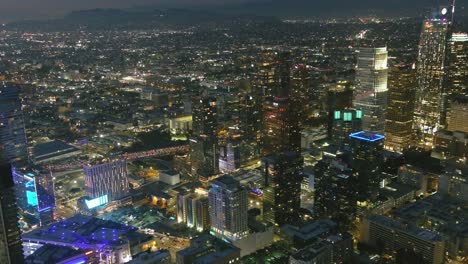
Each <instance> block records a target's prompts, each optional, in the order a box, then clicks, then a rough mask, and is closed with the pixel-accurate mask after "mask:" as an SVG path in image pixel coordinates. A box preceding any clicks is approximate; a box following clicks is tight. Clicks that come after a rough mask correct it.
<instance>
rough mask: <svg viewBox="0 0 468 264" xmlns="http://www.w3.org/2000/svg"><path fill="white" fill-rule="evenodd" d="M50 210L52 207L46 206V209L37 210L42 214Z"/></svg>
mask: <svg viewBox="0 0 468 264" xmlns="http://www.w3.org/2000/svg"><path fill="white" fill-rule="evenodd" d="M50 209H52V206H47V207H44V208H41V209H39V212H44V211H47V210H50Z"/></svg>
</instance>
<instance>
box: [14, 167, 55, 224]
mask: <svg viewBox="0 0 468 264" xmlns="http://www.w3.org/2000/svg"><path fill="white" fill-rule="evenodd" d="M13 179H14V182H15V188H16V195H17V199H18V203H19V204H18V205H19V207H20V208H21V210H22V211H23V213H25V214H29V215H32V216H34V218H35V219H36V221H37V222H38V223H39V225H41V226H42V225H47V224H50V223H51V222H53V220H54V209H55V193H54V181H53V177H52V172H51V171H49V170H46V169H43V168H40V167H35V166H16V167H14V168H13ZM30 224H31V223H30ZM32 224H36V223H32Z"/></svg>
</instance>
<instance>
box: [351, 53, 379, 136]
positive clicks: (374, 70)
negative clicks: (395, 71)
mask: <svg viewBox="0 0 468 264" xmlns="http://www.w3.org/2000/svg"><path fill="white" fill-rule="evenodd" d="M387 57H388V52H387V47H379V48H360V49H359V51H358V55H357V67H356V89H355V91H354V101H353V103H354V107H355V108H356V109H359V110H362V112H363V118H362V126H363V129H364V130H366V131H370V132H375V133H383V131H384V127H385V111H386V108H387V77H388V76H387V75H388V67H387Z"/></svg>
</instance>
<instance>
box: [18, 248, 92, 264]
mask: <svg viewBox="0 0 468 264" xmlns="http://www.w3.org/2000/svg"><path fill="white" fill-rule="evenodd" d="M80 255H83V256H84V255H85V251H83V250H80V249H74V248H72V247H64V246H56V245H44V246H42V247H40V248H39V249H38V250H36V251H34V253H33V254H31V255H29V256H28V257H27V258H26V259H25V261H26V263H28V264H29V263H31V264H38V263H59V262H61V261H65V260H68V259H71V258H75V257H78V256H80ZM76 263H78V262H76ZM83 263H84V262H83Z"/></svg>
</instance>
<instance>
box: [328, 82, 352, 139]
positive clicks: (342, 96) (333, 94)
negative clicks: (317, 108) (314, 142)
mask: <svg viewBox="0 0 468 264" xmlns="http://www.w3.org/2000/svg"><path fill="white" fill-rule="evenodd" d="M326 97H327V102H326V107H327V112H328V118H327V119H328V120H327V128H328V130H327V136H328V138H329V139H331V138H332V133H333V130H332V129H333V121H334V120H335V111H341V110H343V109H346V108H351V106H352V105H353V90H352V89H351V84H350V83H349V82H346V81H339V82H338V83H337V84H336V85H334V86H332V87H330V88H329V89H328V90H327V96H326Z"/></svg>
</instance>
